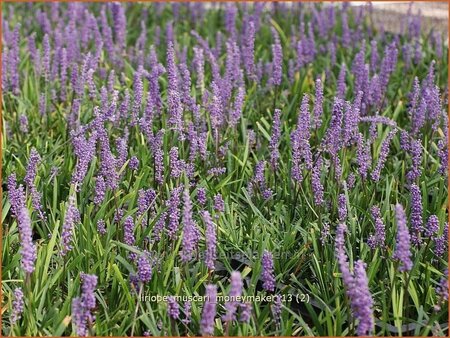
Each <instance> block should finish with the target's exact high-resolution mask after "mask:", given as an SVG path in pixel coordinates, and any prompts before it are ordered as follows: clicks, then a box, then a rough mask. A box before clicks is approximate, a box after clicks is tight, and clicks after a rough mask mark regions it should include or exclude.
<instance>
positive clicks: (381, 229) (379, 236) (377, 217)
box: [367, 205, 386, 249]
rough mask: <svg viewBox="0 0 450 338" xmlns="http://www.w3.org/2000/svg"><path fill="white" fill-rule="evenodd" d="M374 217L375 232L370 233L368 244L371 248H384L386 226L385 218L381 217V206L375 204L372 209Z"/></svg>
mask: <svg viewBox="0 0 450 338" xmlns="http://www.w3.org/2000/svg"><path fill="white" fill-rule="evenodd" d="M371 213H372V218H373V220H374V222H375V234H373V235H370V236H369V238H368V239H367V244H368V245H369V246H370V248H371V249H375V248H377V247H379V248H384V247H385V240H386V230H385V229H386V226H385V225H384V222H383V219H382V218H381V212H380V208H379V207H378V206H376V205H375V206H373V207H372V209H371Z"/></svg>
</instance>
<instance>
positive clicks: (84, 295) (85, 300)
mask: <svg viewBox="0 0 450 338" xmlns="http://www.w3.org/2000/svg"><path fill="white" fill-rule="evenodd" d="M81 280H82V286H81V295H80V297H77V298H74V299H73V300H72V322H73V324H74V325H75V327H76V332H77V335H78V336H87V335H88V334H89V326H90V325H92V322H93V320H94V316H93V315H92V311H93V310H94V308H95V303H96V302H95V294H94V293H95V288H96V287H97V276H95V275H88V274H85V273H81Z"/></svg>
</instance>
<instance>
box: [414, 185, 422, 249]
mask: <svg viewBox="0 0 450 338" xmlns="http://www.w3.org/2000/svg"><path fill="white" fill-rule="evenodd" d="M422 212H423V211H422V193H421V192H420V188H419V187H418V186H417V185H415V184H413V185H411V243H412V244H414V245H417V246H418V245H420V244H421V243H422V238H421V234H422V232H423V220H422Z"/></svg>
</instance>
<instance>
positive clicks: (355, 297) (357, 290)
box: [336, 223, 375, 336]
mask: <svg viewBox="0 0 450 338" xmlns="http://www.w3.org/2000/svg"><path fill="white" fill-rule="evenodd" d="M346 231H347V227H346V225H345V224H344V223H341V224H339V225H338V228H337V230H336V257H337V261H338V265H339V269H340V270H341V273H342V280H343V282H344V286H345V290H346V294H347V297H348V298H349V300H350V306H351V309H352V314H353V316H354V317H355V318H356V319H357V320H358V321H359V323H358V329H357V334H358V335H359V336H365V335H370V334H371V333H372V332H373V328H374V324H375V321H374V317H373V300H372V295H371V293H370V291H369V281H368V279H367V275H366V264H365V263H364V262H363V261H361V260H358V261H357V262H356V263H355V267H354V271H353V274H352V273H351V272H350V268H349V265H348V262H347V261H348V258H347V255H346V253H345V232H346Z"/></svg>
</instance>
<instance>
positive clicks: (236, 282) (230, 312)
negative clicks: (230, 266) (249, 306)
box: [222, 271, 243, 322]
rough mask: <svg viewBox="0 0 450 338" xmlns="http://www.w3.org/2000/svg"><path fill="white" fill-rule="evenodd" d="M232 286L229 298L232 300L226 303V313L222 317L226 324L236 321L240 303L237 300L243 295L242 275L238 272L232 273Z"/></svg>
mask: <svg viewBox="0 0 450 338" xmlns="http://www.w3.org/2000/svg"><path fill="white" fill-rule="evenodd" d="M230 281H231V286H230V292H229V294H228V296H229V297H230V300H229V301H227V302H226V303H225V309H226V313H225V315H224V316H223V317H222V319H223V320H224V321H226V322H229V321H232V320H235V319H236V310H237V308H238V305H239V302H238V301H237V300H236V299H237V298H238V297H240V296H241V294H242V288H243V283H242V278H241V274H240V272H238V271H233V272H232V273H231V278H230Z"/></svg>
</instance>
